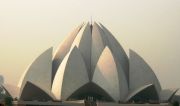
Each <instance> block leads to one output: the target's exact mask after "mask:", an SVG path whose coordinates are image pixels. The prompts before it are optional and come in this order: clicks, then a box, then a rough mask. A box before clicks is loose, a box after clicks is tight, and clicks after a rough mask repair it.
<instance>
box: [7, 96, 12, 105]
mask: <svg viewBox="0 0 180 106" xmlns="http://www.w3.org/2000/svg"><path fill="white" fill-rule="evenodd" d="M12 101H13V98H11V97H9V96H8V97H5V105H6V106H12Z"/></svg>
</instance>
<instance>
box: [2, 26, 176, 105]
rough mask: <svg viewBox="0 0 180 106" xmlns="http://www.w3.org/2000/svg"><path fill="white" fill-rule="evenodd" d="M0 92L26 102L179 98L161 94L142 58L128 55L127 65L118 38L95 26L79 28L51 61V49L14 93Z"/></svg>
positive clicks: (162, 99) (33, 66)
mask: <svg viewBox="0 0 180 106" xmlns="http://www.w3.org/2000/svg"><path fill="white" fill-rule="evenodd" d="M2 86H3V87H1V89H5V90H6V91H9V92H8V94H9V95H10V96H12V97H15V96H17V98H19V99H20V100H28V101H29V100H38V101H48V100H56V101H61V100H62V101H68V100H81V99H90V100H93V99H98V100H103V101H111V102H112V101H113V102H131V101H134V102H139V101H141V102H148V101H156V102H159V101H171V99H172V98H173V96H174V95H175V94H176V92H177V90H162V89H161V86H160V83H159V81H158V79H157V77H156V75H155V74H154V72H153V70H152V69H151V68H150V66H149V65H148V64H147V63H146V62H145V61H144V60H143V58H142V57H140V56H139V55H138V54H137V53H135V52H134V51H132V50H130V57H129V59H128V56H127V55H126V53H125V51H124V50H123V48H122V46H121V45H120V44H119V43H118V41H117V40H116V38H115V37H114V36H113V35H112V34H111V33H110V32H109V31H108V30H107V29H106V28H105V27H104V26H103V25H102V24H100V23H96V22H94V23H93V24H92V23H91V24H90V23H83V24H81V25H80V26H78V27H77V28H76V29H75V30H74V31H73V32H72V33H70V34H69V36H68V37H67V38H66V39H65V40H64V41H63V42H62V43H61V44H60V46H59V48H58V49H57V50H56V52H55V54H54V56H52V48H50V49H48V50H46V51H45V52H44V53H42V54H41V55H40V56H39V57H38V58H36V59H35V60H34V61H33V63H32V64H31V65H30V66H29V67H28V69H27V71H25V73H24V74H23V75H22V77H21V80H20V81H19V85H18V87H16V88H17V90H14V91H13V90H12V89H10V88H9V87H7V86H5V85H2ZM12 88H13V87H12ZM14 88H15V87H14ZM16 91H19V93H18V95H17V94H14V93H13V92H16ZM176 96H178V95H176Z"/></svg>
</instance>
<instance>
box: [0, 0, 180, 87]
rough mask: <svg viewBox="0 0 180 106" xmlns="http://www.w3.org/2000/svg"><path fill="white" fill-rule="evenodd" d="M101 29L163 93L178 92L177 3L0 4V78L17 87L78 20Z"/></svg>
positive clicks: (83, 0) (55, 0) (45, 0)
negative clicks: (140, 63)
mask: <svg viewBox="0 0 180 106" xmlns="http://www.w3.org/2000/svg"><path fill="white" fill-rule="evenodd" d="M91 16H92V17H93V20H95V21H98V22H101V23H102V24H103V25H105V26H106V27H107V28H108V29H109V30H110V31H111V32H112V33H113V35H114V36H115V37H116V38H117V39H118V40H119V42H120V43H121V45H122V46H123V47H124V49H125V50H126V52H127V53H128V49H129V48H131V49H133V50H135V51H136V52H137V53H139V54H140V55H141V56H142V57H143V58H144V59H145V60H146V61H147V62H148V63H149V65H150V66H151V67H152V68H153V69H154V72H155V73H156V75H157V76H158V78H159V80H160V82H161V85H162V87H163V88H177V87H179V88H180V83H179V82H180V0H0V74H1V75H3V76H4V78H5V82H6V83H10V84H17V83H18V81H19V78H20V76H21V74H22V73H23V71H25V69H26V68H27V66H28V65H29V64H31V63H32V61H33V60H34V59H35V58H36V57H37V56H38V55H40V54H41V53H42V52H43V51H44V50H46V49H47V48H49V47H51V46H53V47H54V48H55V49H56V47H57V46H58V44H59V43H61V41H62V40H63V38H64V37H65V36H66V35H67V34H68V33H69V32H71V31H72V29H73V28H75V27H76V26H78V25H79V24H80V23H82V22H83V21H90V17H91Z"/></svg>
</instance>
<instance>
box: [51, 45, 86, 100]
mask: <svg viewBox="0 0 180 106" xmlns="http://www.w3.org/2000/svg"><path fill="white" fill-rule="evenodd" d="M88 82H89V78H88V73H87V69H86V66H85V62H84V60H83V58H82V56H81V53H80V51H79V49H78V48H77V47H76V46H75V47H74V49H72V50H71V51H70V52H69V53H68V54H67V56H66V57H65V58H64V60H63V61H62V63H61V65H60V67H59V69H58V71H57V73H56V76H55V79H54V82H53V85H52V93H53V94H54V95H55V97H56V99H57V100H67V99H68V97H69V96H71V94H72V93H74V92H75V91H76V90H77V89H79V88H80V87H82V86H83V85H85V84H86V83H88Z"/></svg>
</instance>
